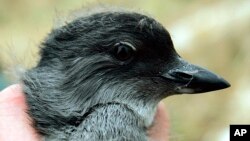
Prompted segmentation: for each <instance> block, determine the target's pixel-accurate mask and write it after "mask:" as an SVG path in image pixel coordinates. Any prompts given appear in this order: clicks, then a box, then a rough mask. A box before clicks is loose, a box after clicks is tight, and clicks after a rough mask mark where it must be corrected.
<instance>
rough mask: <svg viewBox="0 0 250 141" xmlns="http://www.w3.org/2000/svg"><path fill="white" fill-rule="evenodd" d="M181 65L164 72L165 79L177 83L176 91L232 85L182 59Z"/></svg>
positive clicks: (209, 89)
mask: <svg viewBox="0 0 250 141" xmlns="http://www.w3.org/2000/svg"><path fill="white" fill-rule="evenodd" d="M180 61H181V65H179V66H180V67H177V68H173V69H171V70H168V71H167V72H165V73H163V74H162V77H164V78H165V79H168V80H171V81H172V82H174V83H176V86H177V87H176V88H175V90H174V92H175V93H189V94H194V93H203V92H209V91H215V90H220V89H225V88H227V87H230V84H229V83H228V82H227V81H226V80H225V79H223V78H222V77H220V76H218V75H216V74H214V73H212V72H210V71H208V70H206V69H204V68H201V67H198V66H195V65H192V64H189V63H187V62H185V61H183V60H182V59H180Z"/></svg>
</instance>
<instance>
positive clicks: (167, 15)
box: [0, 0, 250, 141]
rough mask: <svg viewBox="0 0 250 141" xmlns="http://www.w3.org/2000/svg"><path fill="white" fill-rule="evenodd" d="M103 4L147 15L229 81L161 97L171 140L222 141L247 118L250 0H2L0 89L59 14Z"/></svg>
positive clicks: (185, 52)
mask: <svg viewBox="0 0 250 141" xmlns="http://www.w3.org/2000/svg"><path fill="white" fill-rule="evenodd" d="M103 4H104V5H105V4H109V5H115V6H123V7H127V8H131V9H135V10H137V9H138V10H142V11H144V12H145V13H148V14H150V15H151V16H153V17H154V18H156V19H157V20H158V21H160V22H161V23H162V24H163V25H164V26H165V27H166V28H167V29H168V30H169V32H170V34H171V36H172V39H173V42H174V44H175V48H176V49H177V51H178V52H179V54H181V56H182V57H183V58H185V59H186V60H188V61H189V62H192V63H194V64H198V65H200V66H203V67H206V68H208V69H210V70H211V71H213V72H216V73H217V74H220V75H221V76H223V77H224V78H226V79H227V80H228V81H229V82H230V83H231V85H232V86H231V87H230V88H229V89H226V90H221V91H216V92H210V93H207V94H201V95H181V96H172V97H168V98H166V99H165V100H164V102H165V103H166V106H167V109H168V112H169V115H170V120H171V137H170V141H228V140H229V125H230V124H250V114H249V112H250V74H249V73H250V54H249V52H250V1H249V0H237V1H236V0H203V1H200V0H185V1H184V0H182V1H181V0H175V1H174V0H172V1H170V0H169V1H167V0H126V1H124V0H102V1H101V0H99V1H98V0H72V1H70V0H43V1H38V0H36V1H35V0H0V90H1V89H3V88H4V87H6V86H7V85H9V84H12V83H16V82H17V81H15V79H16V77H14V76H15V75H14V74H16V73H17V72H18V71H19V70H20V69H23V68H30V67H32V66H34V65H35V64H36V62H37V59H38V55H37V52H38V45H39V44H40V43H41V41H42V40H43V39H44V38H45V37H46V35H47V34H48V33H49V32H50V30H51V28H53V26H55V25H56V24H57V22H58V21H60V19H63V18H64V17H66V16H67V15H68V14H69V13H71V12H72V11H74V10H76V9H80V8H86V7H89V6H90V5H91V6H93V5H103ZM17 70H18V71H17ZM17 75H18V73H17Z"/></svg>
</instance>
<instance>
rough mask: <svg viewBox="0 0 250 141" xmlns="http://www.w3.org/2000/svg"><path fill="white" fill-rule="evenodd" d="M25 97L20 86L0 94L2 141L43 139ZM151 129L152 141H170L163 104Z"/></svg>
mask: <svg viewBox="0 0 250 141" xmlns="http://www.w3.org/2000/svg"><path fill="white" fill-rule="evenodd" d="M27 108H28V107H27V105H26V102H25V95H24V94H23V92H22V88H21V86H20V85H19V84H15V85H11V86H9V87H7V88H6V89H4V90H3V91H1V92H0V141H20V140H25V141H40V140H42V138H41V137H40V136H39V135H38V134H37V133H36V131H35V129H34V128H33V127H32V119H30V117H29V116H28V114H27ZM153 123H154V124H153V126H152V127H151V128H150V129H149V131H148V135H149V138H150V140H151V141H168V137H169V120H168V116H167V112H166V108H165V105H164V103H163V102H160V103H159V104H158V108H157V112H156V115H155V119H154V122H153Z"/></svg>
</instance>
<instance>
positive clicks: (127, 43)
mask: <svg viewBox="0 0 250 141" xmlns="http://www.w3.org/2000/svg"><path fill="white" fill-rule="evenodd" d="M117 44H124V45H127V46H129V47H131V48H132V49H133V50H134V51H136V48H135V47H134V46H133V45H132V44H131V43H129V42H124V41H123V42H119V43H117Z"/></svg>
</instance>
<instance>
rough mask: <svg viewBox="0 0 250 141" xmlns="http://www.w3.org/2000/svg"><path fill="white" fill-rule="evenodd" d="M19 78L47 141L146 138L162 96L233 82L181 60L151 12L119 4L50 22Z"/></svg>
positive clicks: (142, 140) (36, 125)
mask: <svg viewBox="0 0 250 141" xmlns="http://www.w3.org/2000/svg"><path fill="white" fill-rule="evenodd" d="M22 84H23V85H22V86H23V91H24V93H25V96H26V101H27V104H28V107H29V108H28V114H29V115H30V116H31V118H32V119H33V126H34V128H35V129H37V132H38V133H39V134H40V135H42V136H44V138H45V140H48V141H92V140H93V141H111V140H112V141H147V140H149V137H148V136H147V132H146V131H147V129H148V128H149V127H150V126H151V125H152V124H153V119H154V115H155V112H156V107H157V104H158V103H159V102H160V101H161V100H162V99H164V98H166V97H168V96H171V95H176V94H197V93H204V92H209V91H214V90H220V89H224V88H227V87H229V86H230V84H229V83H228V82H227V81H226V80H225V79H224V78H222V77H220V76H218V75H216V74H215V73H213V72H211V71H209V70H207V69H205V68H202V67H199V66H196V65H193V64H191V63H188V62H187V61H185V60H184V59H182V58H181V56H180V55H179V54H178V53H177V52H176V50H175V48H174V45H173V42H172V39H171V36H170V33H169V32H168V31H167V29H166V28H164V26H163V25H162V24H160V23H159V22H158V21H156V20H155V19H154V18H152V17H150V16H148V15H146V14H141V13H139V12H134V11H123V10H106V11H97V12H93V13H91V14H86V15H82V16H80V17H77V18H76V19H74V20H72V21H71V22H68V23H66V24H65V25H63V26H61V27H58V28H54V29H52V31H51V32H50V33H49V34H48V36H47V37H46V39H45V40H44V41H43V42H42V43H41V45H40V60H39V61H38V63H37V65H36V66H35V67H34V68H31V69H29V70H27V71H26V72H25V73H24V74H23V76H22Z"/></svg>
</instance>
